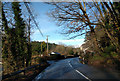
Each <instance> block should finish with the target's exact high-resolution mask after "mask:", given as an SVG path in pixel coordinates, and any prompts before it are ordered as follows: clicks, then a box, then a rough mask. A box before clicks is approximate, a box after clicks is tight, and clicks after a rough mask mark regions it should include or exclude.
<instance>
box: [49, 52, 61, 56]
mask: <svg viewBox="0 0 120 81" xmlns="http://www.w3.org/2000/svg"><path fill="white" fill-rule="evenodd" d="M49 55H61V54H60V53H58V52H51V53H50V54H49Z"/></svg>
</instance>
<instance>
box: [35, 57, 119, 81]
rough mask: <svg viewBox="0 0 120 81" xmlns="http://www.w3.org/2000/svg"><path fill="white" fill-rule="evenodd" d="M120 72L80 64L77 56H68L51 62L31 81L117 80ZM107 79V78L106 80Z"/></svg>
mask: <svg viewBox="0 0 120 81" xmlns="http://www.w3.org/2000/svg"><path fill="white" fill-rule="evenodd" d="M119 75H120V73H118V72H114V71H112V72H109V71H107V70H104V69H102V70H101V69H97V68H95V67H92V66H89V65H86V64H81V63H80V62H79V59H78V58H69V59H64V60H60V61H57V62H53V63H52V64H51V65H50V66H49V67H47V68H46V69H45V70H44V71H43V72H42V73H40V74H39V75H38V76H37V77H36V78H35V79H34V80H33V81H39V80H43V79H73V80H74V79H76V80H85V81H93V80H106V81H110V80H112V81H117V80H118V79H119V77H120V76H119ZM108 79H109V80H108Z"/></svg>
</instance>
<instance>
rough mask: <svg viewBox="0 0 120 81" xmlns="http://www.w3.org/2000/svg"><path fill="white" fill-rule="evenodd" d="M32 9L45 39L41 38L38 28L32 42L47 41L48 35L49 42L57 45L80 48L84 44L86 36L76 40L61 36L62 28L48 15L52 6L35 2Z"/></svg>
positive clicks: (32, 36) (33, 34)
mask: <svg viewBox="0 0 120 81" xmlns="http://www.w3.org/2000/svg"><path fill="white" fill-rule="evenodd" d="M32 7H33V10H34V13H35V14H36V15H37V16H36V21H37V23H38V25H39V28H40V30H41V31H42V33H43V35H44V37H42V36H41V34H40V32H39V30H38V29H37V28H35V29H34V33H32V35H31V40H32V41H45V42H46V36H47V35H48V42H50V43H56V44H64V45H67V46H75V47H78V46H80V45H82V44H83V43H84V36H81V37H77V38H75V39H70V40H68V39H69V37H68V36H66V35H63V34H61V33H60V32H62V28H61V27H59V26H57V25H56V22H55V20H54V19H53V18H52V17H49V15H47V13H48V11H50V10H51V9H53V8H54V6H52V5H48V4H46V3H43V2H33V3H32Z"/></svg>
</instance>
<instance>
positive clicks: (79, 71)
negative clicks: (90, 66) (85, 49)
mask: <svg viewBox="0 0 120 81" xmlns="http://www.w3.org/2000/svg"><path fill="white" fill-rule="evenodd" d="M75 71H76V72H78V73H79V74H80V75H82V76H83V77H84V78H86V79H87V80H89V81H92V80H90V79H89V78H88V77H86V76H85V75H83V74H82V73H81V72H80V71H78V70H75Z"/></svg>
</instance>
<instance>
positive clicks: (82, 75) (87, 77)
mask: <svg viewBox="0 0 120 81" xmlns="http://www.w3.org/2000/svg"><path fill="white" fill-rule="evenodd" d="M68 63H69V65H70V67H72V68H73V66H72V65H71V64H70V61H68ZM73 69H74V68H73ZM74 70H75V71H76V72H77V73H79V74H80V75H81V76H83V77H84V78H85V79H87V80H89V81H92V80H90V79H89V78H88V77H87V76H85V75H84V74H82V73H81V72H80V71H78V70H77V69H74Z"/></svg>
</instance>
